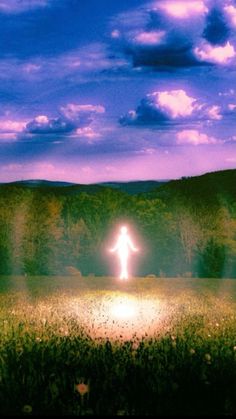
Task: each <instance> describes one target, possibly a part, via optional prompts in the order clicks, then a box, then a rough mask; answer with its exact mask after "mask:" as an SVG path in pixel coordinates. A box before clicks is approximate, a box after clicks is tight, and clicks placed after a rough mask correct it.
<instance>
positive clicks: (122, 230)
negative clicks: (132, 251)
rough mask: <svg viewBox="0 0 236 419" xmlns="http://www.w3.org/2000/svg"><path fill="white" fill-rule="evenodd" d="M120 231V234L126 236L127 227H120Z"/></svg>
mask: <svg viewBox="0 0 236 419" xmlns="http://www.w3.org/2000/svg"><path fill="white" fill-rule="evenodd" d="M120 231H121V234H126V233H127V231H128V229H127V227H125V226H123V227H121V229H120Z"/></svg>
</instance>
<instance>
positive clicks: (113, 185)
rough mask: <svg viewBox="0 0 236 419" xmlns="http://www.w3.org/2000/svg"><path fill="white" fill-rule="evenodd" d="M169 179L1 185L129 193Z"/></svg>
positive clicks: (38, 181) (148, 189)
mask: <svg viewBox="0 0 236 419" xmlns="http://www.w3.org/2000/svg"><path fill="white" fill-rule="evenodd" d="M166 182H167V181H155V180H148V181H145V180H143V181H131V182H105V183H97V184H76V183H70V182H60V181H49V180H41V179H33V180H20V181H16V182H10V183H2V184H0V188H1V187H3V188H4V187H11V186H16V187H19V188H29V189H37V188H38V189H47V190H48V191H53V192H54V193H62V194H66V195H75V194H77V193H81V192H86V193H88V194H94V193H97V192H99V191H101V190H103V189H104V188H110V189H116V190H119V191H121V192H125V193H127V194H129V195H136V194H139V193H146V192H151V191H152V190H154V189H156V188H158V187H160V186H162V185H163V184H165V183H166Z"/></svg>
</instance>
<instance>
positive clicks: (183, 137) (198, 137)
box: [176, 130, 219, 146]
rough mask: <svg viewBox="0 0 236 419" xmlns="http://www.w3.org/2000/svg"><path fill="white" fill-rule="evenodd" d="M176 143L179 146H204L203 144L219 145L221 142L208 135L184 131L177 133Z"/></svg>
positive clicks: (195, 131)
mask: <svg viewBox="0 0 236 419" xmlns="http://www.w3.org/2000/svg"><path fill="white" fill-rule="evenodd" d="M176 137H177V139H176V143H177V144H178V145H183V144H190V145H195V146H197V145H202V144H217V143H218V142H219V140H217V139H216V138H214V137H211V136H208V135H207V134H203V133H200V132H199V131H197V130H183V131H180V132H178V133H177V136H176Z"/></svg>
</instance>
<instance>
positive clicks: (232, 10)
mask: <svg viewBox="0 0 236 419" xmlns="http://www.w3.org/2000/svg"><path fill="white" fill-rule="evenodd" d="M224 11H225V12H226V14H227V15H228V17H229V19H230V21H231V23H232V24H233V26H236V7H235V6H233V5H232V4H230V5H227V6H225V7H224Z"/></svg>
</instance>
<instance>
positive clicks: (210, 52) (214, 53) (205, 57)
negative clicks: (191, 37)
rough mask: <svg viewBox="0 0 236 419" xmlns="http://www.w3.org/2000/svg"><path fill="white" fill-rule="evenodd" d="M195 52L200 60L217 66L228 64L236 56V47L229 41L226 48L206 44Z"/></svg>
mask: <svg viewBox="0 0 236 419" xmlns="http://www.w3.org/2000/svg"><path fill="white" fill-rule="evenodd" d="M194 52H195V54H196V56H197V58H198V59H199V60H201V61H206V62H210V63H217V64H227V63H228V62H229V61H230V60H231V59H232V58H234V57H235V55H236V52H235V49H234V46H233V45H231V44H230V42H229V41H228V42H227V43H226V45H225V46H217V47H213V46H212V45H210V44H207V43H205V44H203V45H202V46H201V47H196V48H195V50H194Z"/></svg>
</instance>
